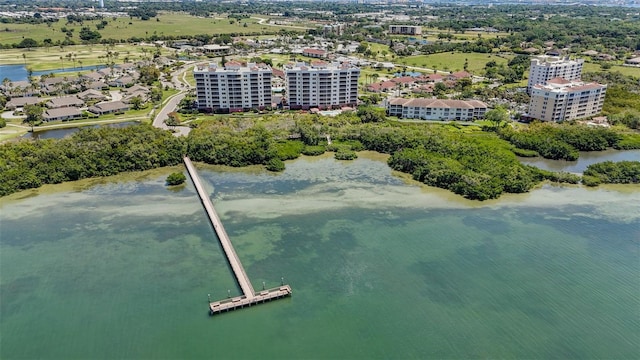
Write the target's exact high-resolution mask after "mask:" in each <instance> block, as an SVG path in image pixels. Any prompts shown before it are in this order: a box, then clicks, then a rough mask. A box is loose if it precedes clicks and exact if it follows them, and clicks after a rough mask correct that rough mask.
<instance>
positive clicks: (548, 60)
mask: <svg viewBox="0 0 640 360" xmlns="http://www.w3.org/2000/svg"><path fill="white" fill-rule="evenodd" d="M583 65H584V60H583V59H575V60H572V59H570V58H568V57H558V56H547V55H544V56H536V57H534V58H532V59H531V68H530V69H529V81H528V82H527V93H528V94H529V95H531V90H532V89H533V86H534V85H537V84H542V85H546V84H547V81H549V80H551V79H554V78H558V77H560V78H564V79H566V80H569V81H572V80H579V79H580V78H581V77H582V67H583Z"/></svg>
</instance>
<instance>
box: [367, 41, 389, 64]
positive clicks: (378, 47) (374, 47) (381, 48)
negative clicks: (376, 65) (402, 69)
mask: <svg viewBox="0 0 640 360" xmlns="http://www.w3.org/2000/svg"><path fill="white" fill-rule="evenodd" d="M363 44H364V45H366V46H368V47H369V49H370V50H371V52H372V53H373V54H374V58H375V59H376V60H379V61H390V60H391V56H392V53H391V51H390V50H389V45H382V44H378V43H372V42H366V41H365V42H363ZM385 51H386V56H383V55H382V54H383V52H385ZM376 55H377V56H376Z"/></svg>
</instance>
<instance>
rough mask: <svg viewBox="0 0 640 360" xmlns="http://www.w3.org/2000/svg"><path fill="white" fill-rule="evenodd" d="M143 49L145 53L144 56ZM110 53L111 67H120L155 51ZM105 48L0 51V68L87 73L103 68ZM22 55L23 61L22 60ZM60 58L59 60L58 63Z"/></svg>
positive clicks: (131, 48)
mask: <svg viewBox="0 0 640 360" xmlns="http://www.w3.org/2000/svg"><path fill="white" fill-rule="evenodd" d="M143 49H144V50H146V51H147V53H146V54H145V53H144V52H143ZM109 50H110V51H112V52H117V53H118V58H116V59H114V61H115V63H123V62H125V59H128V60H129V61H137V60H140V59H143V58H144V57H145V56H146V57H149V56H151V54H153V52H155V51H156V48H155V46H151V45H149V46H141V45H128V44H123V45H115V46H113V47H110V48H109ZM107 51H108V50H107V48H106V47H105V46H104V45H74V46H65V47H64V48H63V49H60V47H52V48H36V49H32V50H27V49H4V50H0V64H3V65H17V64H25V63H26V65H27V68H30V69H32V70H34V71H41V70H52V69H61V68H70V67H73V66H74V64H75V66H82V67H86V68H87V69H90V68H91V67H92V66H95V65H101V64H105V62H106V61H107V59H106V58H105V57H104V56H105V55H106V54H107ZM160 51H161V52H162V53H163V54H164V55H167V54H169V52H170V50H169V49H165V48H161V49H160ZM23 54H24V57H23V56H22V55H23ZM69 54H72V55H73V56H72V58H71V59H70V58H67V55H69ZM60 57H62V59H60Z"/></svg>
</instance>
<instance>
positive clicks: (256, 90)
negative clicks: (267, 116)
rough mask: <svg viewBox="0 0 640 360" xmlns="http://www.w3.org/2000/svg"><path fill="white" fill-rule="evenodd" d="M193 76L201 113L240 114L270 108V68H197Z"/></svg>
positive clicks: (230, 65)
mask: <svg viewBox="0 0 640 360" xmlns="http://www.w3.org/2000/svg"><path fill="white" fill-rule="evenodd" d="M193 76H194V77H195V79H196V96H197V102H198V108H199V109H200V110H203V111H210V112H239V111H248V110H251V109H260V110H261V109H264V108H266V107H270V106H271V67H270V66H268V65H266V64H262V63H261V64H256V63H246V64H241V63H239V62H236V61H229V62H227V63H226V64H225V65H224V66H223V67H220V66H218V64H213V63H212V64H208V65H198V66H196V68H195V69H194V71H193Z"/></svg>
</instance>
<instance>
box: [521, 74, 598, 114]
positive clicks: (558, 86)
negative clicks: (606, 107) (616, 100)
mask: <svg viewBox="0 0 640 360" xmlns="http://www.w3.org/2000/svg"><path fill="white" fill-rule="evenodd" d="M606 91H607V85H601V84H598V83H584V82H582V81H569V80H565V79H562V78H556V79H551V80H549V81H547V84H546V85H541V84H537V85H534V86H533V88H532V89H531V101H530V102H529V113H528V116H529V117H530V118H533V119H539V120H544V121H553V122H559V121H565V120H573V119H580V118H584V117H589V116H594V115H597V114H599V113H600V112H601V111H602V105H603V104H604V97H605V93H606Z"/></svg>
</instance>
